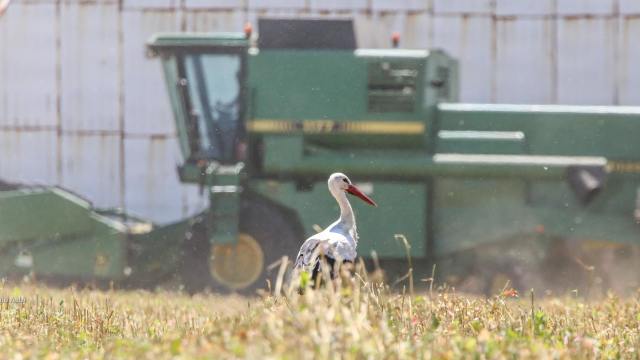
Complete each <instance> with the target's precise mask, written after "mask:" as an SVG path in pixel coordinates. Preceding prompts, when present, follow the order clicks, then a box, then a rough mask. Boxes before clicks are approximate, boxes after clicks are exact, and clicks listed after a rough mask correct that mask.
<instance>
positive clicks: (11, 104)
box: [0, 2, 58, 127]
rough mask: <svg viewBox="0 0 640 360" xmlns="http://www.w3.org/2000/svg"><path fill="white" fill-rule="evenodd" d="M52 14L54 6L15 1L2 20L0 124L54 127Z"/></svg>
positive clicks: (53, 22) (54, 95)
mask: <svg viewBox="0 0 640 360" xmlns="http://www.w3.org/2000/svg"><path fill="white" fill-rule="evenodd" d="M55 13H56V12H55V5H54V4H35V3H33V4H22V3H20V2H16V3H15V4H14V3H12V4H11V8H10V9H9V10H8V11H7V13H6V14H5V15H4V16H3V17H2V20H1V21H2V23H3V33H4V34H3V37H4V39H3V42H2V45H1V46H2V47H3V48H4V50H3V53H2V54H3V55H2V56H3V59H2V63H1V64H0V67H1V68H2V72H3V75H2V76H3V81H2V83H1V84H0V98H2V99H3V104H4V111H3V112H2V113H3V116H1V117H0V125H5V126H29V127H53V126H56V124H57V117H58V115H57V90H56V28H55ZM2 113H0V114H2Z"/></svg>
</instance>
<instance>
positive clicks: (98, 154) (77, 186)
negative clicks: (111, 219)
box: [60, 134, 123, 207]
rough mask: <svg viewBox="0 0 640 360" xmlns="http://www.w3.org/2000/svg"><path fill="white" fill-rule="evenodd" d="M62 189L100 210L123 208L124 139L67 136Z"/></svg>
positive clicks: (112, 136) (84, 135)
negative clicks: (78, 196) (121, 142)
mask: <svg viewBox="0 0 640 360" xmlns="http://www.w3.org/2000/svg"><path fill="white" fill-rule="evenodd" d="M61 147H62V148H61V153H60V156H61V161H62V166H61V176H60V178H61V185H62V186H63V187H65V188H67V189H70V190H72V191H74V192H76V193H78V194H80V195H81V196H83V197H85V198H87V199H88V200H90V201H91V202H92V203H93V204H94V205H95V206H98V207H122V205H123V204H122V203H121V198H122V197H121V195H120V194H121V188H120V175H121V171H122V164H121V163H120V136H118V135H86V134H63V135H62V138H61Z"/></svg>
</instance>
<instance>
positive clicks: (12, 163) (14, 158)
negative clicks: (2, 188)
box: [0, 129, 58, 185]
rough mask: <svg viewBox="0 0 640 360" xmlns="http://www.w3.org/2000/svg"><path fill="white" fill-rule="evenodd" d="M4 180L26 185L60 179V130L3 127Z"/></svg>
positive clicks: (0, 162) (0, 133) (1, 170)
mask: <svg viewBox="0 0 640 360" xmlns="http://www.w3.org/2000/svg"><path fill="white" fill-rule="evenodd" d="M0 152H1V153H2V154H5V155H6V154H11V156H3V157H2V160H0V179H2V180H6V181H15V182H23V183H26V184H42V185H53V184H55V183H56V182H57V179H58V174H57V159H58V142H57V132H56V131H54V130H46V131H24V130H6V129H3V130H0Z"/></svg>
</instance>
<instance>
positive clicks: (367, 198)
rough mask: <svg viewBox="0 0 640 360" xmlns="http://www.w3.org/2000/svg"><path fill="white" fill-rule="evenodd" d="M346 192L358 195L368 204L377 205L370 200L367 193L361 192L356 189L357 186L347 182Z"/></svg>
mask: <svg viewBox="0 0 640 360" xmlns="http://www.w3.org/2000/svg"><path fill="white" fill-rule="evenodd" d="M347 192H348V193H349V194H351V195H355V196H357V197H359V198H360V199H362V200H363V201H364V202H366V203H367V204H369V205H373V206H378V205H377V204H376V203H375V201H373V200H371V198H370V197H368V196H367V195H365V194H364V193H362V191H360V189H358V188H357V187H355V186H353V185H351V184H349V187H348V188H347Z"/></svg>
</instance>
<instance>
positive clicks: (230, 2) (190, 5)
mask: <svg viewBox="0 0 640 360" xmlns="http://www.w3.org/2000/svg"><path fill="white" fill-rule="evenodd" d="M247 1H248V0H216V1H211V0H185V2H184V6H185V7H186V8H187V9H244V8H245V6H246V5H247Z"/></svg>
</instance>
